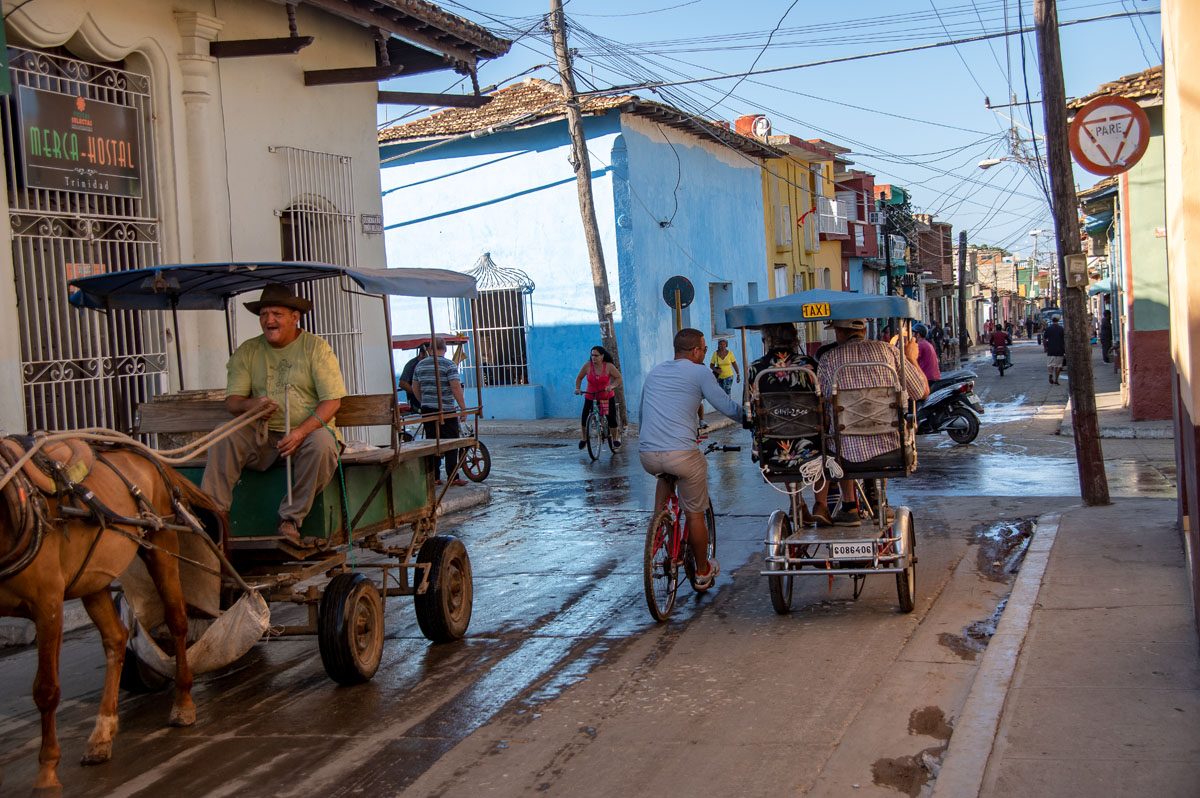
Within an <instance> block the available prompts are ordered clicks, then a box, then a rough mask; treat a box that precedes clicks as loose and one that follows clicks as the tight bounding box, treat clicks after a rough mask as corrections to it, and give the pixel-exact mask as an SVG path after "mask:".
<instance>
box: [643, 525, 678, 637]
mask: <svg viewBox="0 0 1200 798" xmlns="http://www.w3.org/2000/svg"><path fill="white" fill-rule="evenodd" d="M672 527H673V524H672V523H671V514H670V513H669V512H667V511H666V510H663V511H662V512H660V513H658V514H657V515H655V516H654V518H652V519H651V520H650V526H649V527H648V528H647V529H646V548H645V552H644V553H643V556H642V584H643V587H644V588H645V591H646V605H647V606H648V607H649V608H650V615H652V616H653V617H654V620H656V621H659V622H660V623H661V622H662V621H665V620H666V619H667V617H668V616H669V615H670V614H671V609H672V608H673V607H674V606H675V593H676V591H678V589H679V567H678V566H677V565H676V564H675V563H674V562H672V560H671V534H672Z"/></svg>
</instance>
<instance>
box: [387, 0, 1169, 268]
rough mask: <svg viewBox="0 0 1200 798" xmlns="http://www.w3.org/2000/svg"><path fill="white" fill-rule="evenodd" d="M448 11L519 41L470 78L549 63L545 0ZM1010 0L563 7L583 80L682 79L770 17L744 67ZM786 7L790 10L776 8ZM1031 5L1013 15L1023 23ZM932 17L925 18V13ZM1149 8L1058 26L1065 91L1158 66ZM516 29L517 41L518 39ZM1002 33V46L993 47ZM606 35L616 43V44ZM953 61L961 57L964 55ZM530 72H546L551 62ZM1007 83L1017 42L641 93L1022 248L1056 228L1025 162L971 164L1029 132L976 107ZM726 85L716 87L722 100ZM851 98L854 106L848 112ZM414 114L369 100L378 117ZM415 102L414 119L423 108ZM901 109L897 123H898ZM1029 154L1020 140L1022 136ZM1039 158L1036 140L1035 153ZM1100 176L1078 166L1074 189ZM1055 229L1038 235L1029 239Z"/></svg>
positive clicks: (852, 48)
mask: <svg viewBox="0 0 1200 798" xmlns="http://www.w3.org/2000/svg"><path fill="white" fill-rule="evenodd" d="M441 2H442V4H443V5H444V7H445V8H446V9H447V10H450V11H453V12H455V13H458V14H461V15H462V16H464V17H467V18H469V19H471V20H473V21H475V22H477V23H479V24H482V25H484V26H485V27H488V28H490V29H492V30H493V31H496V32H497V33H500V34H501V35H504V36H506V37H508V38H517V37H518V36H520V38H519V41H518V42H517V43H516V44H515V45H514V47H513V49H512V51H511V52H510V53H509V54H508V55H506V56H504V57H502V58H500V59H498V60H496V61H494V62H490V63H488V64H487V65H485V66H484V67H483V69H482V70H481V72H480V83H481V84H482V85H485V86H486V85H489V84H493V83H498V82H506V85H507V81H510V80H511V79H513V78H514V76H516V75H518V73H521V72H523V71H524V70H527V69H534V68H536V67H538V66H539V65H542V64H548V63H551V62H552V61H553V53H552V50H551V48H550V45H549V39H548V35H547V34H546V33H545V32H544V31H542V30H541V26H540V24H539V18H540V17H541V15H543V14H545V13H546V11H547V10H548V8H549V0H465V1H464V2H461V3H460V2H457V0H441ZM1018 2H1019V0H932V2H931V0H860V1H859V2H855V3H847V2H843V3H819V2H814V0H745V1H744V2H741V3H730V2H724V1H723V0H690V1H689V0H641V1H640V2H633V1H632V0H568V2H567V5H566V13H567V16H568V19H569V21H570V24H571V25H573V26H575V30H573V31H572V38H571V46H572V47H573V48H576V49H578V50H579V52H580V58H579V60H578V62H577V70H578V75H579V82H580V86H579V88H580V90H581V91H582V90H586V89H587V88H588V87H589V85H590V86H595V87H597V88H605V87H609V86H613V85H622V84H628V83H633V82H635V81H643V80H646V79H668V80H670V79H679V77H680V75H679V73H683V74H684V75H686V76H688V77H703V76H707V75H713V74H719V73H732V72H742V71H746V70H748V69H749V68H750V66H751V64H752V63H753V62H754V61H755V58H756V56H759V53H760V51H762V48H763V45H764V44H765V43H766V41H767V36H768V34H769V33H770V32H771V30H772V29H773V28H775V27H776V25H777V24H778V23H780V19H781V18H782V17H783V16H784V14H785V12H787V16H786V18H785V19H783V22H782V24H780V25H779V30H778V31H777V32H776V33H775V34H774V36H773V37H772V41H771V45H770V46H769V47H767V49H766V50H765V52H762V54H761V57H759V59H758V63H757V67H756V68H757V69H764V68H771V67H778V66H786V65H792V64H802V63H807V62H812V61H818V60H822V59H827V58H836V57H841V56H847V55H858V54H865V53H871V52H878V51H883V50H891V49H897V48H902V47H909V46H913V45H918V44H923V43H928V42H934V41H939V40H942V41H944V40H946V39H947V38H955V39H958V38H965V37H969V36H975V35H980V34H982V33H984V32H996V31H1003V30H1005V27H1006V26H1005V13H1006V12H1007V17H1008V23H1007V27H1008V29H1010V30H1011V29H1015V28H1017V27H1019V25H1018ZM789 6H790V7H791V10H790V11H788V9H789ZM1032 7H1033V2H1032V0H1023V7H1022V8H1021V9H1020V12H1021V14H1022V15H1023V16H1024V21H1025V25H1026V27H1028V26H1030V25H1032V22H1033V13H1032ZM1158 7H1159V6H1158V2H1157V0H1059V2H1058V8H1059V19H1060V21H1062V22H1067V21H1068V20H1074V19H1083V18H1087V17H1096V16H1103V15H1107V14H1113V13H1120V12H1122V11H1130V10H1135V9H1136V10H1139V11H1145V10H1155V11H1157V9H1158ZM935 12H936V13H935ZM1160 19H1161V18H1160V17H1159V16H1158V15H1151V16H1145V17H1139V18H1122V19H1113V20H1107V21H1101V22H1092V23H1088V24H1081V25H1075V26H1067V27H1064V28H1063V29H1062V35H1061V41H1062V47H1063V71H1064V77H1065V80H1066V89H1067V94H1068V96H1080V95H1083V94H1087V93H1089V92H1091V91H1094V90H1095V89H1096V88H1097V87H1098V86H1099V85H1100V84H1101V83H1103V82H1105V81H1108V80H1112V79H1114V78H1117V77H1120V76H1121V75H1125V74H1129V73H1131V72H1137V71H1140V70H1142V69H1145V68H1147V66H1149V65H1151V64H1158V63H1160V62H1161V55H1160V54H1161V36H1160V27H1159V25H1160ZM524 31H528V33H526V34H525V35H523V36H521V35H520V34H521V33H522V32H524ZM1006 41H1007V48H1006V45H1005V42H1006ZM614 44H615V45H616V46H614ZM964 62H965V63H964ZM1025 64H1026V71H1027V75H1028V82H1029V89H1030V93H1031V95H1032V98H1033V99H1034V100H1037V99H1039V98H1040V95H1041V92H1040V82H1039V80H1038V73H1037V50H1036V45H1035V43H1034V38H1033V35H1032V34H1028V35H1027V36H1026V46H1025ZM531 74H532V75H533V76H537V77H543V78H547V79H555V72H554V71H553V69H552V68H545V67H543V68H540V69H535V71H533V72H531ZM453 84H455V76H447V75H446V74H445V73H442V74H439V75H436V76H415V77H413V78H409V79H403V78H402V79H398V80H395V81H392V82H391V84H390V85H389V86H388V88H393V89H398V90H399V89H402V90H408V91H446V90H449V91H452V92H464V91H469V85H468V84H467V83H465V82H460V83H458V84H457V85H453ZM1010 86H1011V91H1012V92H1015V93H1016V95H1017V97H1018V98H1019V99H1022V100H1023V99H1024V98H1025V97H1026V92H1025V83H1024V81H1023V79H1022V77H1021V53H1020V41H1019V37H1016V36H1011V37H1008V38H1007V39H993V40H991V42H975V43H970V44H963V45H958V46H957V47H943V48H940V49H935V50H926V51H923V52H916V53H907V54H899V55H890V56H884V57H880V58H870V59H864V60H859V61H851V62H847V63H839V64H831V65H826V66H817V67H811V68H806V69H799V70H794V71H786V72H777V73H774V74H768V75H761V76H754V77H750V78H747V79H746V80H744V81H742V82H741V83H737V84H736V85H735V81H734V80H722V81H713V82H709V83H705V84H698V85H690V86H683V87H677V88H673V89H667V90H660V93H659V94H658V95H657V96H655V95H654V94H652V93H650V92H647V91H641V92H638V93H640V94H643V95H645V96H648V97H652V98H654V99H657V100H660V101H664V102H668V103H670V104H672V105H676V106H679V107H681V108H684V109H685V110H689V111H692V112H705V115H706V116H709V117H712V118H719V119H733V118H734V117H736V116H740V115H742V114H748V113H764V114H766V115H767V116H768V117H769V118H770V119H771V120H772V122H773V125H774V132H775V133H791V134H794V135H797V136H800V137H802V138H816V137H819V138H824V139H826V140H828V141H832V142H834V143H837V144H842V145H843V146H847V147H851V148H852V149H853V153H852V154H851V155H849V156H848V157H849V158H851V159H852V160H853V161H854V162H855V165H856V168H861V169H866V170H868V171H871V172H873V173H874V174H875V175H876V176H877V178H876V180H877V182H880V183H887V182H893V183H896V184H898V185H902V186H905V187H907V188H908V189H909V190H910V192H911V194H912V197H913V205H914V206H915V207H916V208H917V209H918V210H920V211H925V212H936V213H937V216H938V218H941V219H946V220H948V221H950V222H952V223H953V225H954V227H955V230H956V233H957V231H958V230H960V229H966V230H967V231H968V234H969V236H970V240H971V241H974V242H978V243H988V244H1000V245H1003V246H1006V247H1007V248H1008V249H1011V250H1013V251H1015V252H1018V253H1022V254H1027V253H1028V251H1029V249H1030V247H1031V245H1032V239H1031V238H1030V237H1029V236H1028V231H1029V230H1030V229H1036V228H1041V229H1044V230H1047V231H1051V230H1052V229H1053V225H1052V223H1051V221H1050V216H1049V211H1048V208H1047V207H1046V202H1045V199H1044V196H1043V194H1042V190H1041V188H1040V185H1039V182H1038V180H1037V178H1036V177H1035V176H1034V174H1033V173H1032V170H1030V169H1027V168H1024V167H1022V166H1020V165H1018V164H1016V163H1012V162H1005V163H1002V164H1000V165H999V166H995V167H993V168H991V169H989V170H987V171H982V170H980V169H979V168H978V163H979V161H980V160H983V159H985V158H989V157H999V156H1002V155H1006V154H1008V144H1007V141H1008V130H1009V127H1010V121H1009V116H1012V117H1013V118H1014V119H1015V120H1016V122H1017V123H1018V125H1019V127H1018V131H1019V132H1020V134H1021V136H1022V137H1023V138H1024V139H1025V140H1028V139H1029V138H1030V131H1029V128H1030V120H1029V117H1028V110H1027V109H1026V107H1025V106H1024V105H1022V106H1020V107H1018V108H1003V109H998V110H988V109H987V108H986V107H985V105H984V97H985V96H987V97H989V98H990V99H991V102H992V103H993V104H994V105H995V104H1002V103H1005V102H1008V100H1007V97H1008V95H1009V91H1010ZM727 92H728V93H729V95H728V96H727V97H725V96H724V95H725V94H726V93H727ZM851 106H857V107H851ZM1032 110H1033V121H1034V124H1033V126H1032V127H1033V129H1034V130H1035V131H1036V132H1037V133H1038V135H1040V134H1041V128H1042V122H1041V107H1040V106H1039V105H1036V104H1035V105H1033V106H1032ZM413 111H414V109H411V108H407V107H396V106H392V107H382V108H381V109H380V122H381V123H382V122H385V121H388V120H391V119H394V118H396V117H398V116H400V115H402V114H405V113H411V112H413ZM424 113H427V112H425V111H420V112H417V113H416V114H414V116H413V117H410V118H415V117H416V116H421V115H424ZM904 117H908V118H907V119H906V118H904ZM1025 147H1026V149H1027V151H1028V154H1030V155H1032V154H1033V153H1032V146H1031V145H1029V144H1028V143H1026V145H1025ZM1043 152H1044V150H1043ZM1098 179H1099V178H1098V177H1094V176H1092V175H1089V174H1088V173H1086V172H1083V171H1081V170H1078V169H1077V170H1076V180H1077V183H1078V184H1079V185H1080V186H1081V187H1085V186H1089V185H1091V184H1092V183H1094V182H1095V181H1096V180H1098ZM1048 240H1052V235H1047V236H1043V237H1042V247H1043V249H1044V248H1045V244H1046V242H1047V241H1048Z"/></svg>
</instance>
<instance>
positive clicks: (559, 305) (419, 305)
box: [381, 112, 766, 420]
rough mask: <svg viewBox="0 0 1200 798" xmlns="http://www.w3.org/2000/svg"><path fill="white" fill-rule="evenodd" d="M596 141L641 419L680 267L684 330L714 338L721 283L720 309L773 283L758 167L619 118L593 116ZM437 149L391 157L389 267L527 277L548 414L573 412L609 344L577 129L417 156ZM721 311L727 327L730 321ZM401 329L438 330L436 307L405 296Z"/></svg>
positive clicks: (664, 352)
mask: <svg viewBox="0 0 1200 798" xmlns="http://www.w3.org/2000/svg"><path fill="white" fill-rule="evenodd" d="M585 132H586V135H587V137H588V149H589V151H590V153H591V155H592V170H593V186H594V188H593V190H594V194H595V201H596V212H597V220H598V224H599V227H600V237H601V245H602V247H603V249H604V253H605V261H606V266H607V269H608V276H609V287H610V291H611V293H612V295H613V301H614V302H615V303H616V305H617V313H616V319H617V338H618V344H619V346H620V349H621V358H622V371H623V374H624V376H625V380H626V386H627V396H628V400H629V402H630V404H631V407H630V416H631V418H633V419H634V420H636V417H637V403H638V397H639V396H640V392H641V384H642V378H643V375H644V374H645V373H646V371H647V370H648V369H649V368H651V367H652V366H653V365H654V364H656V363H658V362H660V361H662V360H665V359H667V358H669V357H671V356H672V350H671V338H672V336H673V333H674V329H673V324H672V313H671V310H670V309H669V308H668V307H667V306H666V304H665V303H664V301H663V299H662V286H663V283H664V282H665V281H666V280H667V278H669V277H671V276H672V275H675V274H682V275H684V276H686V277H688V278H689V279H690V280H691V281H692V283H693V284H694V285H695V287H696V300H695V302H694V303H693V305H692V306H691V307H690V308H688V309H687V310H686V311H685V318H684V323H685V324H690V325H691V326H695V327H698V328H700V329H701V330H703V331H704V332H705V334H706V335H708V336H709V337H710V338H711V337H712V336H713V332H714V326H713V314H712V307H711V304H710V299H709V297H710V290H715V292H716V293H717V295H718V297H719V301H720V302H723V303H725V304H740V303H743V302H746V301H748V298H749V296H750V292H751V291H752V290H753V289H752V285H753V286H757V285H758V283H759V281H760V280H761V274H760V272H761V269H759V268H757V267H758V266H759V265H760V264H761V263H762V262H763V261H764V260H765V258H766V252H765V236H764V234H763V210H762V186H761V166H760V163H759V162H758V161H757V160H755V159H753V158H750V157H749V156H744V155H742V154H741V153H738V152H735V151H733V150H730V149H729V148H727V147H725V146H724V145H721V144H718V143H716V142H715V141H709V140H707V139H705V140H701V139H699V138H697V137H696V136H694V135H690V134H685V133H682V132H679V131H675V130H672V129H671V128H666V127H662V128H660V127H659V126H657V125H655V124H654V123H652V122H649V121H648V120H645V119H642V118H640V117H635V116H631V115H625V116H622V115H621V114H619V113H618V112H610V113H609V114H607V115H605V116H603V117H589V118H587V119H586V120H585ZM428 144H429V142H417V143H408V144H399V145H389V146H386V147H384V148H382V151H381V156H382V159H383V161H384V163H383V169H382V178H381V183H382V190H383V197H384V220H385V227H386V229H387V231H386V245H387V253H388V265H389V266H424V267H437V268H449V269H455V270H457V271H468V270H470V269H471V268H472V267H473V265H474V263H475V261H476V260H477V259H478V257H479V256H480V255H481V254H482V253H483V252H485V251H487V252H491V253H492V258H493V260H495V262H496V263H497V264H499V265H501V266H510V267H514V268H518V269H521V270H522V271H524V272H526V273H527V274H528V275H529V276H530V277H531V278H532V279H533V280H534V282H535V283H536V285H537V288H536V290H535V291H534V292H533V295H532V300H533V318H532V324H531V329H530V333H529V337H528V342H529V362H530V382H531V383H533V384H536V385H538V386H540V391H541V397H540V404H541V406H542V408H543V410H544V412H545V414H546V415H548V416H552V417H574V416H577V415H578V413H579V409H580V399H579V398H578V397H576V396H575V395H574V392H573V385H574V379H575V375H576V374H577V373H578V370H579V368H580V366H581V365H583V363H584V362H585V361H586V358H587V354H588V350H589V349H590V348H591V347H592V346H593V345H595V344H598V343H599V339H600V336H599V328H598V325H597V323H596V306H595V298H594V292H593V287H592V282H591V271H590V268H589V265H588V258H587V251H586V247H585V245H584V239H583V229H582V224H581V222H580V219H579V211H578V201H577V195H576V189H575V182H574V175H573V172H572V171H571V167H570V164H569V163H568V160H567V156H568V154H569V150H570V147H569V139H568V134H567V129H566V125H565V123H563V122H561V121H558V122H550V123H546V124H543V125H539V126H537V127H534V128H530V129H526V130H521V131H513V132H506V133H497V134H493V135H491V136H487V137H484V138H481V139H467V140H463V141H458V142H454V143H451V144H446V145H444V146H439V147H436V148H433V149H430V150H427V151H425V152H420V153H416V154H414V155H411V156H407V157H405V153H409V152H412V151H414V150H417V149H419V148H421V147H425V146H428ZM396 156H401V157H396ZM389 159H391V160H389ZM676 186H678V188H676ZM664 222H665V223H666V224H665V225H664V224H661V223H664ZM710 284H711V285H710ZM760 293H761V291H760ZM434 310H435V314H434V315H435V323H436V325H437V327H438V328H439V329H449V327H450V320H449V316H448V305H447V304H446V303H445V302H442V301H435V308H434ZM718 315H720V316H722V318H720V319H719V320H718V321H719V324H720V325H721V327H723V324H724V320H723V314H718ZM392 326H393V332H395V333H397V334H403V333H415V332H423V331H427V330H428V328H429V323H428V309H427V307H426V305H425V303H424V302H423V301H422V302H417V301H409V300H395V301H393V324H392ZM755 337H756V336H755ZM755 343H756V345H757V342H755ZM713 347H714V348H715V344H713ZM738 348H739V347H737V345H736V344H735V345H734V349H735V351H736V350H738ZM754 354H756V353H755V352H752V353H751V355H752V356H753V355H754ZM523 406H524V407H528V406H529V405H528V403H523ZM494 409H495V411H496V412H495V414H494V415H495V416H496V417H502V416H500V413H501V412H505V411H504V410H503V408H502V407H501V406H499V405H498V406H497V407H496V408H494ZM509 412H512V413H514V414H515V413H516V412H517V410H516V408H515V407H514V408H513V409H512V410H511V411H509ZM488 415H493V413H492V412H488Z"/></svg>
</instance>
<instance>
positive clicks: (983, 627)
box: [938, 596, 1008, 662]
mask: <svg viewBox="0 0 1200 798" xmlns="http://www.w3.org/2000/svg"><path fill="white" fill-rule="evenodd" d="M1006 606H1008V596H1005V597H1004V598H1002V599H1000V603H999V604H997V605H996V611H995V612H993V613H992V614H991V617H988V618H983V619H982V620H978V621H975V622H974V623H972V624H970V625H968V626H967V627H966V628H965V629H963V633H962V634H961V635H952V634H950V633H949V632H942V633H941V634H940V635H938V643H940V644H941V645H943V646H945V647H946V648H948V649H950V650H951V651H953V652H954V653H955V654H957V655H958V656H959V658H961V659H964V660H966V661H967V662H974V661H975V657H977V656H978V655H979V654H981V653H983V651H984V649H986V648H987V647H988V643H989V642H991V640H992V637H993V636H994V635H995V634H996V626H997V624H999V623H1000V616H1001V615H1003V614H1004V608H1005V607H1006Z"/></svg>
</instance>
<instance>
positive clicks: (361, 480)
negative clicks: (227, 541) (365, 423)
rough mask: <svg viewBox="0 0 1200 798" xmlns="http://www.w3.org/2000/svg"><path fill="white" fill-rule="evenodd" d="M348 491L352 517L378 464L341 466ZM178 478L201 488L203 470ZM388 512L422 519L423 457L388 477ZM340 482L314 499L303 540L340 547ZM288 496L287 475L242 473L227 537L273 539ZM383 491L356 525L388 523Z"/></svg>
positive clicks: (426, 499) (426, 483)
mask: <svg viewBox="0 0 1200 798" xmlns="http://www.w3.org/2000/svg"><path fill="white" fill-rule="evenodd" d="M343 470H344V473H345V478H346V492H347V494H348V496H349V504H350V511H349V512H350V518H351V519H353V518H354V516H355V515H357V514H358V512H359V510H360V509H361V508H362V505H363V502H364V501H365V500H366V498H367V496H368V495H370V493H371V490H372V489H373V488H374V487H375V484H376V482H377V481H378V480H379V478H380V477H381V476H382V475H383V473H384V471H385V470H386V465H383V464H380V463H346V464H345V465H344V467H343ZM179 471H180V473H182V474H183V475H184V476H186V477H187V478H188V479H190V480H191V481H192V482H194V483H195V484H197V485H199V484H200V479H201V477H202V476H203V474H204V469H202V468H188V467H184V468H180V469H179ZM391 483H392V508H393V511H394V512H395V514H396V515H397V516H405V515H410V516H411V515H412V514H420V513H421V511H423V510H427V509H428V508H429V506H430V503H431V493H430V475H429V471H428V469H427V467H426V463H425V462H424V458H414V459H411V460H405V461H403V462H401V463H398V464H397V465H396V468H395V470H394V471H393V472H392V475H391ZM341 490H342V488H341V480H340V479H339V477H338V473H337V472H336V471H335V472H334V474H333V479H332V480H331V481H330V483H329V484H328V485H326V486H325V489H324V490H322V491H321V492H320V493H318V494H317V497H316V500H315V501H313V507H312V511H311V512H310V513H309V514H308V518H306V519H304V524H303V525H302V526H301V527H300V534H301V535H304V536H306V537H315V538H325V539H329V540H333V541H334V542H342V541H343V540H344V537H345V536H344V535H342V533H341V531H342V503H341V502H342V498H341V497H342V493H341ZM286 493H287V471H286V470H285V469H283V468H271V469H268V470H266V471H252V470H249V469H247V470H246V471H243V472H242V478H241V479H240V480H238V483H237V485H235V486H234V488H233V510H232V512H231V513H230V527H231V534H232V536H233V537H234V538H247V537H264V536H268V535H274V534H275V528H276V526H277V525H278V523H279V515H278V513H279V503H280V500H281V499H282V498H283V496H284V494H286ZM387 514H388V513H387V486H386V485H385V486H384V487H383V488H381V489H380V490H379V492H378V493H377V494H376V495H375V498H374V499H372V500H371V504H370V507H369V508H368V509H367V511H366V512H365V513H364V514H363V517H362V518H361V519H360V520H359V522H358V523H357V524H356V525H355V527H354V528H355V529H356V530H359V529H366V528H368V527H370V526H371V525H373V524H379V523H381V522H384V521H387V520H388V518H387Z"/></svg>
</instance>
